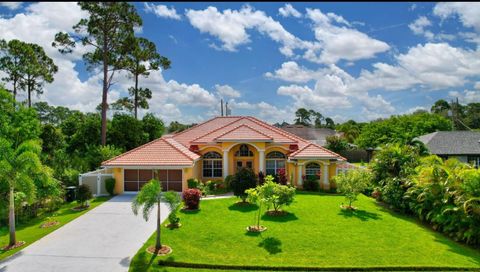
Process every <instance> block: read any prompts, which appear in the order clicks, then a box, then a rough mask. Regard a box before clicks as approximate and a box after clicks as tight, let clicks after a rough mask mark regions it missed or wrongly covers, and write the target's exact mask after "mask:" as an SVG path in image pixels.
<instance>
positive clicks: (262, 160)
mask: <svg viewBox="0 0 480 272" xmlns="http://www.w3.org/2000/svg"><path fill="white" fill-rule="evenodd" d="M258 155H259V156H258V170H259V171H262V173H263V174H264V175H265V150H259V151H258Z"/></svg>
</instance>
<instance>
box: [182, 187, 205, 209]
mask: <svg viewBox="0 0 480 272" xmlns="http://www.w3.org/2000/svg"><path fill="white" fill-rule="evenodd" d="M200 197H202V192H201V191H200V190H199V189H187V190H185V191H183V194H182V198H183V202H184V203H185V207H186V208H187V209H188V210H198V208H199V206H200Z"/></svg>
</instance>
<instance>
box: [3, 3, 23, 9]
mask: <svg viewBox="0 0 480 272" xmlns="http://www.w3.org/2000/svg"><path fill="white" fill-rule="evenodd" d="M22 5H23V2H0V6H2V7H6V8H8V9H10V10H16V9H19V8H20V7H21V6H22Z"/></svg>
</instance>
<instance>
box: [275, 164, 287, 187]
mask: <svg viewBox="0 0 480 272" xmlns="http://www.w3.org/2000/svg"><path fill="white" fill-rule="evenodd" d="M277 175H278V183H280V184H282V185H287V176H286V175H285V169H284V168H281V169H278V171H277Z"/></svg>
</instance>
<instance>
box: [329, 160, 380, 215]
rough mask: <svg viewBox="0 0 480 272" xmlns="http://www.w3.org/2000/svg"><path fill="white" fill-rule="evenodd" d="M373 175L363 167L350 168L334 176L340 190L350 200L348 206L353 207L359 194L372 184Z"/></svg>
mask: <svg viewBox="0 0 480 272" xmlns="http://www.w3.org/2000/svg"><path fill="white" fill-rule="evenodd" d="M371 179H372V175H371V173H370V172H368V171H366V170H363V169H355V170H350V171H348V172H347V173H340V174H339V175H336V176H335V177H334V181H335V183H336V184H337V190H338V192H340V193H342V194H344V195H345V198H346V199H347V200H348V206H347V207H348V208H350V209H352V208H353V206H352V204H353V202H354V201H356V200H357V196H358V195H359V194H360V193H361V192H362V191H364V190H365V189H366V188H367V187H368V185H369V184H370V182H371Z"/></svg>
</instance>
